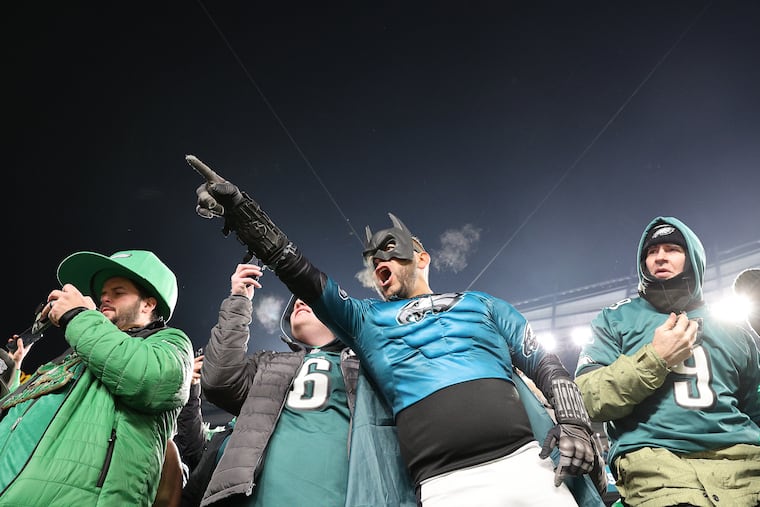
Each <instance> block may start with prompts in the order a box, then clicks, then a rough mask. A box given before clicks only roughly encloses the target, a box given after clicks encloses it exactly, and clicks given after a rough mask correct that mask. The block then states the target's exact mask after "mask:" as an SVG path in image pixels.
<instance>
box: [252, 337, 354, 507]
mask: <svg viewBox="0 0 760 507" xmlns="http://www.w3.org/2000/svg"><path fill="white" fill-rule="evenodd" d="M349 417H350V414H349V409H348V401H347V398H346V387H345V384H344V383H343V376H342V375H341V371H340V352H334V353H333V352H323V351H320V350H319V349H314V350H312V351H311V352H310V353H309V354H307V355H306V356H305V357H304V361H303V364H302V365H301V367H300V369H299V370H298V372H297V374H296V376H295V377H294V378H293V384H292V386H291V389H290V391H289V392H288V395H287V397H286V398H285V405H284V407H283V409H282V413H281V415H280V418H279V420H278V422H277V426H276V428H275V431H274V434H273V435H272V438H271V440H270V441H269V444H268V445H267V449H266V454H265V458H264V467H263V468H262V472H261V475H260V476H259V477H258V478H257V480H256V484H255V485H254V489H253V496H252V497H250V498H249V497H242V498H241V502H239V503H237V505H246V506H255V507H261V506H272V505H288V506H291V505H292V506H300V505H309V506H314V507H320V506H323V507H335V506H342V505H344V503H345V501H346V485H347V482H348V427H349ZM238 424H239V423H238Z"/></svg>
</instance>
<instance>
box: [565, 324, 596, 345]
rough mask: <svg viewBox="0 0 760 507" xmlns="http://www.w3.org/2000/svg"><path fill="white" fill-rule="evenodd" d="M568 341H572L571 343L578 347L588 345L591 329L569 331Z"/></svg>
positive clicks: (581, 328) (580, 328)
mask: <svg viewBox="0 0 760 507" xmlns="http://www.w3.org/2000/svg"><path fill="white" fill-rule="evenodd" d="M570 339H571V340H573V343H574V344H575V345H576V346H578V347H582V346H584V345H585V344H587V343H590V342H591V328H590V327H588V326H580V327H576V328H573V330H572V331H570Z"/></svg>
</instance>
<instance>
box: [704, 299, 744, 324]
mask: <svg viewBox="0 0 760 507" xmlns="http://www.w3.org/2000/svg"><path fill="white" fill-rule="evenodd" d="M751 310H752V303H751V302H750V300H749V299H747V298H746V297H744V296H737V295H733V294H732V295H730V296H725V297H724V298H723V299H721V300H720V301H718V302H716V303H714V304H713V305H712V306H711V308H710V312H711V313H712V314H713V315H714V316H715V317H717V318H719V319H721V320H727V321H730V322H742V321H745V320H747V316H748V315H749V313H750V311H751Z"/></svg>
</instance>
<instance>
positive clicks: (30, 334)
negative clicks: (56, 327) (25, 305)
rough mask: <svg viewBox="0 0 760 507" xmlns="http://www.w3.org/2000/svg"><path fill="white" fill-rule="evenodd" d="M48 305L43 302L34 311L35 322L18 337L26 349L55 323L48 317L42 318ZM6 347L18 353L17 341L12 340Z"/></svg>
mask: <svg viewBox="0 0 760 507" xmlns="http://www.w3.org/2000/svg"><path fill="white" fill-rule="evenodd" d="M46 304H47V302H45V301H43V302H42V303H40V304H39V305H38V306H37V309H36V310H35V311H34V313H35V315H34V322H33V323H32V325H31V326H29V327H28V328H27V329H26V330H24V331H23V332H21V333H19V335H18V337H19V338H21V339H22V340H23V343H24V347H28V346H30V345H31V344H33V343H34V342H36V341H37V340H39V339H40V338H42V337H43V335H44V333H45V331H46V330H47V329H48V328H49V327H50V326H52V325H53V322H52V321H51V320H50V319H48V318H47V317H45V318H44V319H43V318H42V310H43V309H44V308H45V305H46ZM5 347H6V348H7V349H8V350H9V351H11V352H16V349H17V348H18V346H17V345H16V340H10V341H9V342H8V344H7V345H6V346H5Z"/></svg>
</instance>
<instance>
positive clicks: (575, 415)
mask: <svg viewBox="0 0 760 507" xmlns="http://www.w3.org/2000/svg"><path fill="white" fill-rule="evenodd" d="M552 408H554V417H556V419H557V422H558V423H559V424H575V425H577V426H582V427H584V428H585V429H586V430H587V431H588V432H589V434H591V421H590V420H589V418H588V412H587V411H586V406H585V405H584V404H583V396H581V392H580V390H578V386H577V385H576V384H575V382H573V381H572V380H570V379H567V378H555V379H553V380H552Z"/></svg>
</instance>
